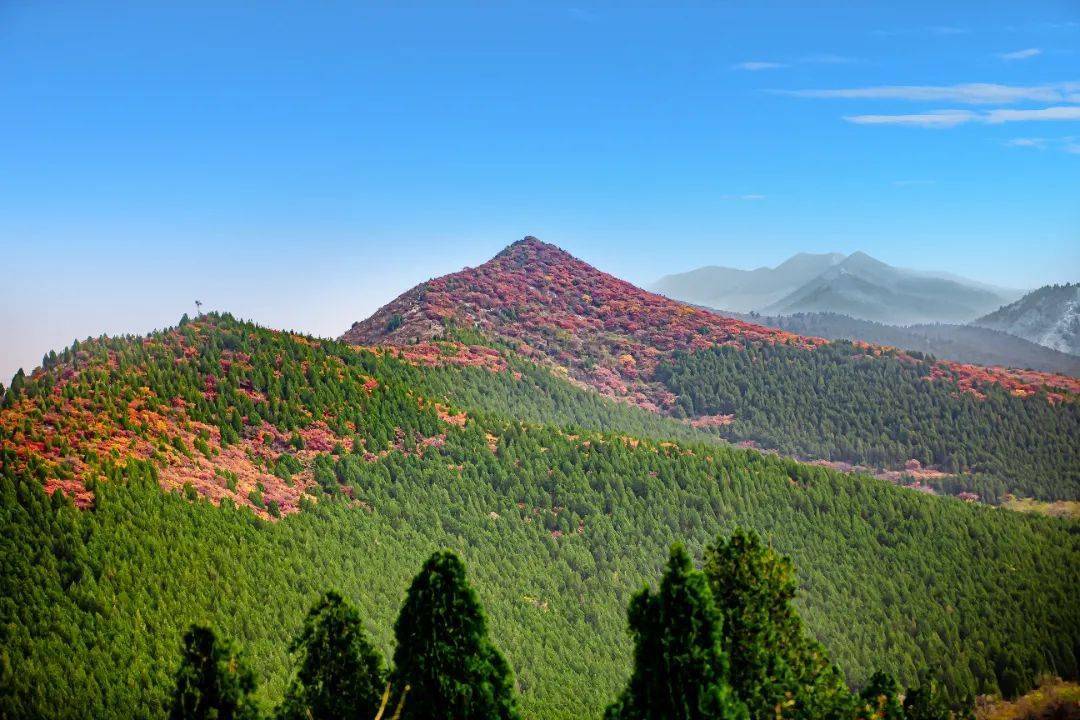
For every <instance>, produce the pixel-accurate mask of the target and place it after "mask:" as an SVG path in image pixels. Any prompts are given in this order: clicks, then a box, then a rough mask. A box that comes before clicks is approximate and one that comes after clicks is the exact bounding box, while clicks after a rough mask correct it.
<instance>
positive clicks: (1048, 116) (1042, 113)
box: [985, 105, 1080, 124]
mask: <svg viewBox="0 0 1080 720" xmlns="http://www.w3.org/2000/svg"><path fill="white" fill-rule="evenodd" d="M985 119H986V122H988V123H994V124H998V123H1007V122H1023V121H1027V120H1080V105H1059V106H1057V107H1048V108H1038V109H1036V110H1005V109H1002V110H990V111H989V112H987V113H986V114H985Z"/></svg>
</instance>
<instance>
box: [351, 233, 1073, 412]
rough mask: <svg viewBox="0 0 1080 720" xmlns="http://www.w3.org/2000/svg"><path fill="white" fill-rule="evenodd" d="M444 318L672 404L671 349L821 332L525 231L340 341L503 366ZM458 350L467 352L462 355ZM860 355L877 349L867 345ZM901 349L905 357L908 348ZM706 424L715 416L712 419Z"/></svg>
mask: <svg viewBox="0 0 1080 720" xmlns="http://www.w3.org/2000/svg"><path fill="white" fill-rule="evenodd" d="M449 326H456V327H458V328H466V329H474V330H478V331H480V332H481V333H483V334H485V335H488V336H490V337H493V338H498V339H500V340H503V341H505V342H507V343H509V344H510V345H512V346H513V347H515V348H516V349H517V351H518V352H519V353H521V354H522V355H524V356H526V357H529V358H531V359H533V360H536V361H538V362H542V363H544V364H547V365H549V366H554V367H555V369H556V370H557V371H560V372H565V374H566V375H567V377H568V378H569V379H570V380H571V381H572V382H575V383H576V384H579V385H584V386H587V387H590V388H592V389H594V390H597V391H599V392H600V393H602V394H604V395H606V396H609V397H613V398H617V399H620V400H623V401H626V402H630V403H632V404H635V405H638V406H641V407H644V408H646V409H649V410H653V411H659V412H663V411H666V410H667V409H669V408H671V406H672V405H673V403H674V396H673V395H672V394H671V393H670V392H669V391H668V390H667V389H666V388H665V387H664V386H663V385H661V384H660V383H657V382H654V381H653V380H652V377H653V372H654V371H655V369H656V367H657V365H658V364H659V363H661V362H663V361H665V360H667V359H669V358H670V357H671V355H672V353H674V352H675V351H678V350H685V351H692V350H699V349H704V348H708V347H712V346H716V345H743V344H746V343H752V342H755V343H783V344H787V345H790V346H793V347H798V348H803V349H806V350H812V349H814V348H816V347H819V346H820V345H823V344H825V343H826V342H827V341H826V340H824V339H821V338H815V337H804V336H800V335H795V334H793V333H789V332H785V331H783V330H778V329H773V328H766V327H763V326H760V325H755V324H753V323H748V322H744V321H741V320H735V319H732V318H727V317H722V316H719V315H717V314H715V313H712V312H709V311H708V310H705V309H703V308H698V307H694V306H691V305H686V304H684V303H680V302H676V301H674V300H671V299H668V298H665V297H662V296H660V295H655V294H653V293H650V292H647V291H645V290H642V289H640V288H638V287H635V286H634V285H631V284H630V283H628V282H625V281H623V280H619V279H618V278H615V277H613V276H611V275H608V274H607V273H603V272H601V271H599V270H597V269H596V268H594V267H592V266H590V265H588V264H587V263H584V262H582V261H581V260H578V259H577V258H575V257H573V256H571V255H569V254H568V253H566V252H564V251H562V250H560V249H559V248H557V247H555V246H553V245H548V244H546V243H543V242H540V241H539V240H537V239H536V238H533V237H527V238H525V239H524V240H521V241H519V242H516V243H514V244H513V245H511V246H510V247H508V248H506V249H505V250H503V251H502V252H501V253H499V254H498V255H497V256H495V257H494V258H493V259H491V260H490V261H488V262H486V263H484V264H483V265H481V266H480V267H477V268H465V269H464V270H462V271H461V272H457V273H454V274H451V275H444V276H443V277H440V278H436V279H434V280H430V281H428V282H426V283H424V284H422V285H418V286H417V287H415V288H413V289H412V290H409V291H408V292H406V293H404V294H403V295H401V296H400V297H398V298H397V299H395V300H393V301H392V302H391V303H389V304H388V305H386V306H384V307H382V308H380V309H379V310H378V311H377V312H376V313H375V314H374V315H372V316H371V317H370V318H368V319H367V320H364V321H363V322H358V323H354V324H353V326H352V328H350V329H349V331H348V332H346V333H345V334H344V335H343V336H342V339H343V340H345V341H347V342H350V343H353V344H359V345H388V346H394V347H397V350H396V352H397V353H399V354H401V355H402V356H403V357H406V358H407V359H409V360H410V361H411V362H416V363H418V364H439V363H450V362H456V363H458V364H473V365H480V366H482V367H488V368H489V369H492V370H497V369H500V368H501V367H503V365H502V364H501V359H499V360H496V358H497V353H495V351H493V350H489V352H491V353H494V356H493V357H492V358H491V362H490V363H488V362H487V360H485V359H484V357H485V356H484V355H483V351H484V350H485V349H484V348H478V347H476V346H461V347H460V348H459V350H458V353H457V355H451V356H447V355H446V350H445V346H446V343H436V342H434V341H435V340H437V339H439V338H441V337H443V336H444V334H445V332H446V330H447V328H448V327H449ZM466 347H467V352H466ZM857 347H858V348H859V349H860V350H861V351H862V352H865V353H866V354H867V355H873V356H876V355H880V354H882V353H883V352H884V351H885V350H886V349H885V348H881V347H878V346H874V345H868V344H865V343H858V344H857ZM899 357H900V358H901V359H902V360H903V359H909V360H911V361H912V362H914V358H912V357H911V356H909V355H906V354H905V353H899ZM933 377H934V379H940V380H943V381H949V382H954V383H956V385H957V386H958V388H959V389H960V390H961V391H964V392H970V393H974V394H976V395H977V394H979V388H980V387H982V386H985V384H987V383H993V384H997V385H1001V386H1003V387H1005V388H1006V389H1008V390H1009V391H1010V392H1013V393H1014V394H1016V395H1030V394H1035V393H1036V392H1038V391H1039V390H1047V392H1048V396H1049V398H1050V399H1051V401H1059V400H1061V399H1063V398H1064V397H1066V396H1067V395H1070V394H1072V395H1076V394H1080V380H1077V379H1075V378H1069V377H1065V376H1061V375H1054V374H1051V373H1040V372H1034V371H1023V370H1012V369H1006V368H984V367H979V366H975V365H963V364H959V363H951V362H939V363H938V365H937V368H936V370H935V372H934V375H933ZM706 422H714V423H721V422H723V421H721V420H707V421H706Z"/></svg>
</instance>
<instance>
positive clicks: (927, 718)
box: [904, 669, 974, 720]
mask: <svg viewBox="0 0 1080 720" xmlns="http://www.w3.org/2000/svg"><path fill="white" fill-rule="evenodd" d="M973 708H974V703H973V702H972V701H971V699H970V698H966V699H964V701H963V702H962V703H960V705H959V706H958V707H957V708H954V707H950V705H949V702H948V697H947V696H946V694H945V693H944V692H943V690H942V689H941V688H939V685H937V681H936V680H935V679H934V676H933V675H932V674H931V673H929V671H928V670H926V669H923V670H922V671H921V673H920V674H919V687H918V688H914V689H912V690H908V691H907V695H906V696H905V697H904V717H905V718H906V720H972V719H973V718H974V709H973Z"/></svg>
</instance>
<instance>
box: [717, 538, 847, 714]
mask: <svg viewBox="0 0 1080 720" xmlns="http://www.w3.org/2000/svg"><path fill="white" fill-rule="evenodd" d="M704 571H705V574H706V575H707V576H708V579H709V584H710V587H711V589H712V592H713V596H714V598H715V602H716V607H717V609H718V610H719V612H720V615H721V616H722V617H723V621H724V649H725V650H726V651H727V653H728V655H729V657H730V660H731V667H732V670H731V685H732V687H733V688H734V690H735V693H736V695H738V697H739V698H740V699H741V700H743V702H745V703H746V705H747V708H748V709H749V711H750V716H751V717H754V718H763V717H781V716H782V717H793V718H824V717H839V716H843V715H845V714H847V713H849V712H850V710H851V704H852V697H851V694H850V692H849V691H848V689H847V687H846V685H845V684H844V679H843V677H842V675H841V673H840V672H839V670H837V669H836V667H835V666H833V665H832V664H831V663H830V662H829V659H828V656H827V654H826V652H825V649H824V648H823V647H822V646H821V645H820V644H819V643H818V642H817V641H816V640H814V639H813V638H812V637H810V636H809V635H808V634H807V633H806V632H805V631H804V630H803V627H802V621H801V620H800V619H799V616H798V613H796V612H795V608H794V606H793V605H792V600H793V599H794V597H795V590H796V583H795V572H794V569H793V567H792V564H791V561H790V560H789V559H788V558H786V557H783V556H781V555H779V554H777V553H776V552H774V551H773V550H772V549H771V548H769V547H766V546H764V545H763V544H762V543H761V539H760V538H759V537H758V536H757V535H756V534H754V533H746V532H744V531H743V530H739V529H737V530H736V531H735V532H734V533H733V534H732V535H731V537H730V538H728V539H724V538H718V539H717V541H716V542H715V543H714V544H713V545H711V546H710V547H709V548H708V549H707V550H706V553H705V566H704Z"/></svg>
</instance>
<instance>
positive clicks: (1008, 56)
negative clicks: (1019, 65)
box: [998, 48, 1042, 60]
mask: <svg viewBox="0 0 1080 720" xmlns="http://www.w3.org/2000/svg"><path fill="white" fill-rule="evenodd" d="M1036 55H1042V50H1041V49H1040V48H1027V49H1025V50H1016V51H1014V52H1007V53H1001V54H1000V55H998V57H1000V58H1001V59H1002V60H1027V59H1028V58H1033V57H1035V56H1036Z"/></svg>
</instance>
